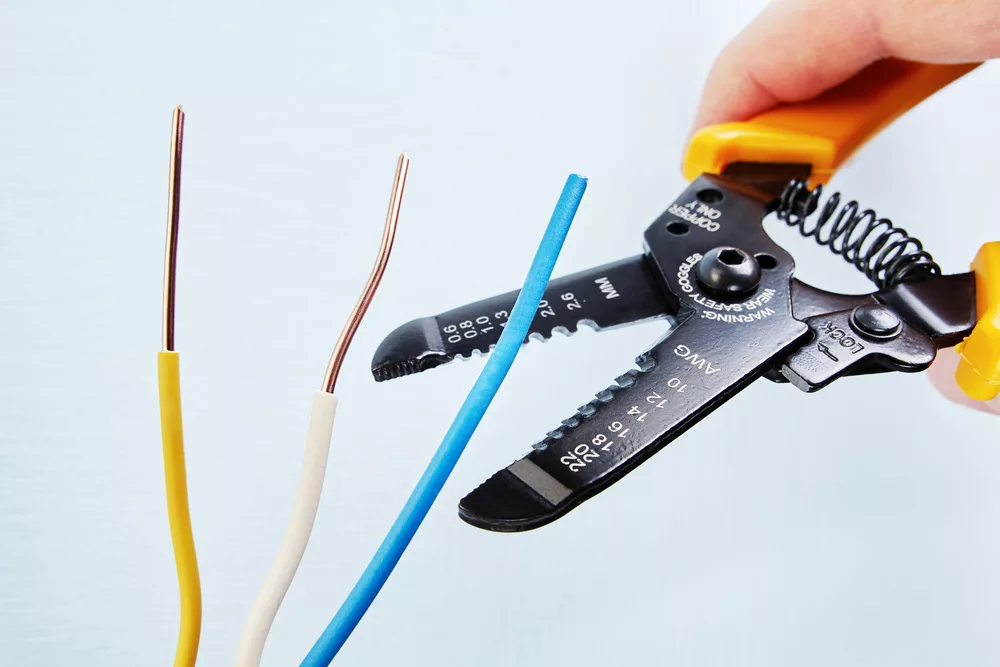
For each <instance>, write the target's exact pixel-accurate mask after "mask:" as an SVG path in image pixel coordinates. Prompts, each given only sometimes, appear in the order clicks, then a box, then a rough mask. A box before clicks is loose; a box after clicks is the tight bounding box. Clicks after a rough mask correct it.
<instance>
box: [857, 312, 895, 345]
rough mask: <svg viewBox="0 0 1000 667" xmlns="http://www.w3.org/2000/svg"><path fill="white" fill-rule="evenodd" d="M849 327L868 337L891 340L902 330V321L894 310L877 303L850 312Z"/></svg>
mask: <svg viewBox="0 0 1000 667" xmlns="http://www.w3.org/2000/svg"><path fill="white" fill-rule="evenodd" d="M851 328H852V329H854V330H855V331H857V332H858V333H859V334H861V335H862V336H867V337H868V338H874V339H877V340H891V339H893V338H895V337H896V336H898V335H899V332H900V331H902V329H903V323H902V322H900V320H899V315H897V314H896V313H895V311H893V310H892V309H891V308H889V307H887V306H883V305H882V304H880V303H879V304H870V305H866V306H858V307H857V308H855V309H854V311H853V312H851Z"/></svg>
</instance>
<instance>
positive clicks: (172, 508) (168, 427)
mask: <svg viewBox="0 0 1000 667" xmlns="http://www.w3.org/2000/svg"><path fill="white" fill-rule="evenodd" d="M156 362H157V370H158V376H159V389H160V429H161V430H162V432H163V471H164V475H165V477H166V482H167V514H168V516H169V518H170V537H171V539H172V541H173V544H174V561H175V562H176V565H177V583H178V585H179V586H180V596H181V622H180V632H179V633H178V637H177V652H176V653H175V655H174V667H193V666H194V663H195V660H196V659H197V657H198V642H199V640H200V639H201V580H200V579H199V577H198V559H197V557H196V556H195V551H194V535H193V533H192V530H191V513H190V510H189V509H188V495H187V473H186V472H185V469H184V429H183V425H182V421H181V387H180V360H179V356H178V355H177V353H176V352H170V351H163V352H160V353H159V354H158V355H157V357H156Z"/></svg>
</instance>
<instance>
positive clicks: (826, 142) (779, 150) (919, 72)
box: [684, 59, 981, 186]
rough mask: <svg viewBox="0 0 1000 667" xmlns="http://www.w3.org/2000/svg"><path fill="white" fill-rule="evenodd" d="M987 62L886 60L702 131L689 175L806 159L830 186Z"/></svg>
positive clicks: (693, 145) (688, 161)
mask: <svg viewBox="0 0 1000 667" xmlns="http://www.w3.org/2000/svg"><path fill="white" fill-rule="evenodd" d="M980 64H981V63H969V64H962V65H924V64H919V63H913V62H908V61H904V60H896V59H887V60H882V61H879V62H877V63H875V64H874V65H871V66H869V67H868V68H867V69H865V70H863V71H862V72H861V73H859V74H858V75H857V76H855V77H854V78H852V79H850V80H848V81H847V82H845V83H843V84H841V85H840V86H837V87H836V88H833V89H831V90H829V91H827V92H826V93H824V94H822V95H820V96H819V97H817V98H815V99H813V100H810V101H807V102H800V103H798V104H785V105H781V106H778V107H775V108H774V109H771V110H769V111H765V112H764V113H762V114H760V115H759V116H757V117H755V118H752V119H751V120H748V121H745V122H742V123H723V124H720V125H712V126H710V127H706V128H703V129H701V130H699V131H698V132H697V133H696V134H695V135H694V136H693V137H692V138H691V141H690V142H689V144H688V148H687V154H686V155H685V157H684V176H685V178H687V179H688V180H694V179H695V178H697V177H698V176H699V175H700V174H704V173H710V174H721V173H722V172H723V170H724V169H725V168H726V167H727V166H728V165H730V164H733V163H737V162H739V163H745V162H751V163H769V164H805V165H810V166H811V170H810V177H809V182H810V185H812V186H815V185H818V184H820V183H826V182H827V181H829V180H830V178H831V177H832V176H833V174H834V172H836V170H837V169H838V168H839V167H840V166H841V165H842V164H844V162H845V161H846V160H847V159H848V158H849V157H850V156H851V155H852V154H853V153H854V152H855V151H856V150H857V149H858V148H860V147H861V145H862V144H864V143H865V142H866V141H867V140H868V139H870V138H871V137H873V136H875V135H876V134H878V133H879V132H880V131H881V130H882V129H883V128H884V127H886V126H887V125H889V124H890V123H891V122H892V121H894V120H896V119H897V118H899V117H900V116H901V115H903V114H904V113H906V112H907V111H909V110H910V109H912V108H913V107H914V106H916V105H917V104H919V103H920V102H922V101H923V100H924V99H926V98H928V97H930V96H931V95H933V94H934V93H936V92H937V91H939V90H940V89H942V88H944V87H945V86H946V85H948V84H949V83H951V82H952V81H954V80H955V79H958V78H959V77H961V76H963V75H965V74H967V73H968V72H970V71H972V70H973V69H975V68H976V67H978V66H979V65H980Z"/></svg>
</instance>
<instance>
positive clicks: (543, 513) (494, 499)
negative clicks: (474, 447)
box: [458, 468, 557, 533]
mask: <svg viewBox="0 0 1000 667" xmlns="http://www.w3.org/2000/svg"><path fill="white" fill-rule="evenodd" d="M458 516H459V517H460V518H461V519H462V520H463V521H465V522H466V523H468V524H470V525H472V526H475V527H476V528H483V529H485V530H492V531H497V532H503V533H511V532H519V531H524V530H530V529H532V528H537V527H539V526H542V525H544V524H546V523H549V522H550V521H552V520H553V519H555V518H556V516H557V514H556V512H555V508H554V507H553V506H552V505H551V504H550V503H549V502H547V501H546V500H545V499H543V498H542V497H540V496H539V495H538V494H536V493H535V492H533V491H532V490H531V489H529V488H528V486H527V485H525V484H524V483H523V482H521V480H519V479H518V478H517V477H516V476H514V475H513V474H512V473H511V472H510V471H509V470H507V469H506V468H505V469H503V470H501V471H500V472H498V473H497V474H495V475H493V476H492V477H490V478H489V479H488V480H486V481H485V482H483V483H482V484H481V485H480V486H479V487H478V488H477V489H476V490H474V491H472V492H471V493H470V494H469V495H467V496H465V498H462V500H461V501H460V502H459V504H458Z"/></svg>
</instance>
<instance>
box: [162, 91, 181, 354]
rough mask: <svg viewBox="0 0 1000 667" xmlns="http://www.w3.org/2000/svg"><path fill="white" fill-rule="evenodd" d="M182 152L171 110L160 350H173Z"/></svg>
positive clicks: (176, 118) (177, 123) (178, 126)
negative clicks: (171, 126)
mask: <svg viewBox="0 0 1000 667" xmlns="http://www.w3.org/2000/svg"><path fill="white" fill-rule="evenodd" d="M183 151H184V110H183V109H181V107H180V106H178V107H177V108H176V109H174V122H173V129H172V130H171V132H170V173H169V176H168V198H167V249H166V253H165V257H164V260H163V349H164V350H167V351H173V349H174V298H175V295H176V292H177V231H178V225H179V223H180V209H181V153H183Z"/></svg>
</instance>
